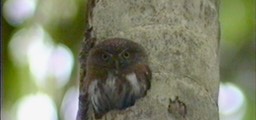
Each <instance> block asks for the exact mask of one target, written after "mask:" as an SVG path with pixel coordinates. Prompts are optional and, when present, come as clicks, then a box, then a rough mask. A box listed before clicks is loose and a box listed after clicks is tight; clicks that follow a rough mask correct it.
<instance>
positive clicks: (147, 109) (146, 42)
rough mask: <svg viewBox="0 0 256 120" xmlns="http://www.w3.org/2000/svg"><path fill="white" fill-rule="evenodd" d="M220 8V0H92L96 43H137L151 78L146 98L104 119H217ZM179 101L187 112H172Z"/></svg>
mask: <svg viewBox="0 0 256 120" xmlns="http://www.w3.org/2000/svg"><path fill="white" fill-rule="evenodd" d="M218 6H219V0H92V1H91V3H90V4H89V8H90V10H89V11H91V12H90V14H89V16H88V21H87V22H88V24H89V26H91V27H93V30H94V33H95V35H96V37H97V40H98V42H99V41H101V40H104V39H106V38H114V37H119V38H127V39H130V40H133V41H136V42H137V43H139V44H141V45H142V46H143V47H145V49H146V50H147V53H148V55H149V61H150V64H149V65H150V67H151V70H152V73H153V78H152V86H151V89H150V90H149V92H148V94H147V96H146V97H144V98H142V99H140V100H139V101H137V102H136V104H135V105H134V106H132V107H130V108H128V109H126V110H123V111H112V112H109V113H108V114H106V115H105V116H104V117H103V119H106V120H176V119H186V120H218V119H219V113H218V104H217V103H218V89H219V39H220V38H219V37H220V35H219V33H220V27H219V21H218V9H219V8H218ZM175 97H178V99H179V102H181V103H183V105H184V106H185V107H184V108H182V109H186V112H185V113H184V112H183V113H182V112H177V111H179V110H176V109H174V110H169V109H170V108H169V107H170V103H171V102H170V100H171V101H172V100H173V99H174V98H175ZM181 111H182V110H181ZM179 114H180V115H179Z"/></svg>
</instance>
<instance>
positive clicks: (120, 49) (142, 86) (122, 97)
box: [77, 38, 151, 120]
mask: <svg viewBox="0 0 256 120" xmlns="http://www.w3.org/2000/svg"><path fill="white" fill-rule="evenodd" d="M82 79H83V80H82V82H83V84H84V85H83V88H82V94H81V93H80V96H79V100H80V102H79V111H78V114H80V116H83V117H80V118H79V117H78V118H77V120H87V119H90V117H91V116H92V115H93V114H94V115H95V116H94V117H95V118H101V117H102V116H103V115H104V114H105V113H107V112H108V111H110V110H114V109H115V110H122V109H125V108H127V107H129V106H132V105H134V103H135V101H136V100H137V99H139V98H141V97H143V96H145V95H146V93H147V90H148V89H149V88H150V80H151V71H150V69H149V67H148V61H147V55H146V53H145V50H144V49H143V47H142V46H141V45H139V44H137V43H135V42H133V41H130V40H127V39H123V38H113V39H107V40H105V41H103V42H101V43H99V44H97V45H96V46H95V47H93V48H92V49H91V50H90V52H89V54H88V58H87V60H86V75H85V77H84V78H82ZM81 114H83V115H81ZM78 116H79V115H78Z"/></svg>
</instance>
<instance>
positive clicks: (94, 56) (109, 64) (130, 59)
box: [87, 38, 147, 71]
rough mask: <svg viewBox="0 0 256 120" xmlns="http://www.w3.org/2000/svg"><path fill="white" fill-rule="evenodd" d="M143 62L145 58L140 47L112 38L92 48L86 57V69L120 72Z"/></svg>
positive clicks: (131, 42) (143, 51) (124, 40)
mask: <svg viewBox="0 0 256 120" xmlns="http://www.w3.org/2000/svg"><path fill="white" fill-rule="evenodd" d="M145 62H147V56H146V53H145V50H144V49H143V47H142V46H141V45H139V44H138V43H135V42H133V41H131V40H127V39H123V38H112V39H107V40H104V41H103V42H100V43H99V44H97V45H96V46H95V47H94V48H92V50H91V51H90V52H89V55H88V59H87V67H89V68H96V69H107V70H109V71H122V70H126V69H128V68H129V67H132V66H133V65H136V64H140V63H145Z"/></svg>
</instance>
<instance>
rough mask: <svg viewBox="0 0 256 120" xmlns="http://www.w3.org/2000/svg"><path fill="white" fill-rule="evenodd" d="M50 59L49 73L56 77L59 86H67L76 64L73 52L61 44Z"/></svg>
mask: <svg viewBox="0 0 256 120" xmlns="http://www.w3.org/2000/svg"><path fill="white" fill-rule="evenodd" d="M48 59H49V63H48V69H49V70H47V71H48V72H49V74H52V75H53V76H54V77H55V79H56V81H57V85H58V86H59V87H63V86H64V85H66V84H67V82H68V80H69V78H70V75H71V72H72V68H73V64H74V59H73V54H72V52H71V51H70V49H69V48H68V47H66V46H65V45H62V44H60V45H57V47H56V48H54V50H53V51H52V53H51V56H50V58H48Z"/></svg>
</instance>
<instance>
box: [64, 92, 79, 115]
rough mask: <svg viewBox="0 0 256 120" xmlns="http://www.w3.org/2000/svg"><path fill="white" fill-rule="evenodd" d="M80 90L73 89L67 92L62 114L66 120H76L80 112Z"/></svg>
mask: <svg viewBox="0 0 256 120" xmlns="http://www.w3.org/2000/svg"><path fill="white" fill-rule="evenodd" d="M78 95H79V93H78V88H75V87H72V88H69V90H68V91H67V92H66V94H65V96H64V98H63V101H62V104H61V114H62V116H63V117H64V120H75V119H76V114H77V110H78Z"/></svg>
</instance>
